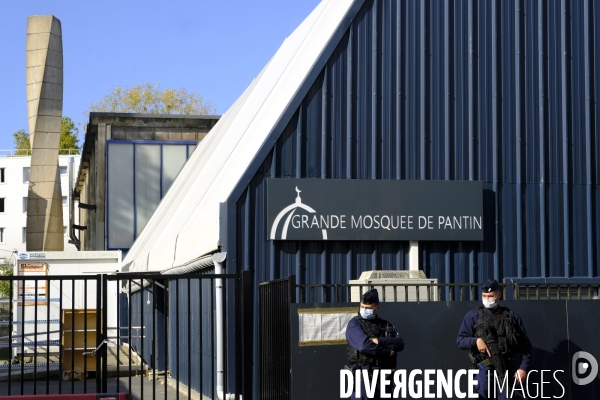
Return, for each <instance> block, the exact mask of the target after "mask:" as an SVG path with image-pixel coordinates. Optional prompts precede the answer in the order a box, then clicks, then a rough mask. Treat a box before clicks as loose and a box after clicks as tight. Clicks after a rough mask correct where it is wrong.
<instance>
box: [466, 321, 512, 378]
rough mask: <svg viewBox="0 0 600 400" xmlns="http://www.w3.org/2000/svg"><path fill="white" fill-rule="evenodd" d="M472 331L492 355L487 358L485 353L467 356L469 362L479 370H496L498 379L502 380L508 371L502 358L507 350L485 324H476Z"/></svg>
mask: <svg viewBox="0 0 600 400" xmlns="http://www.w3.org/2000/svg"><path fill="white" fill-rule="evenodd" d="M473 329H474V330H475V337H477V338H481V339H483V341H484V342H485V344H486V345H487V347H488V349H490V353H491V354H492V355H491V356H490V357H488V355H487V353H479V354H476V355H472V354H469V358H470V359H471V362H473V363H474V364H476V365H477V366H478V367H479V368H481V369H485V368H486V367H490V368H492V369H494V370H496V374H497V375H498V377H499V378H500V379H504V375H505V374H506V371H507V370H508V365H506V364H507V363H506V358H505V357H504V354H505V353H506V350H507V349H506V348H505V346H504V344H503V343H499V342H498V337H497V336H496V335H495V332H493V329H490V327H489V326H488V324H486V323H481V324H477V325H475V326H474V327H473Z"/></svg>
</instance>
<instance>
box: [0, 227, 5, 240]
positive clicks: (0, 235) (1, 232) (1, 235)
mask: <svg viewBox="0 0 600 400" xmlns="http://www.w3.org/2000/svg"><path fill="white" fill-rule="evenodd" d="M0 243H4V228H0Z"/></svg>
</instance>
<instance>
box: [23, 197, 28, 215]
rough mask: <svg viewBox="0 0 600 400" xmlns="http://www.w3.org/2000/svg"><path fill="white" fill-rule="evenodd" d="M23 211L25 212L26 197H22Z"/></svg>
mask: <svg viewBox="0 0 600 400" xmlns="http://www.w3.org/2000/svg"><path fill="white" fill-rule="evenodd" d="M23 212H24V213H26V212H27V197H23Z"/></svg>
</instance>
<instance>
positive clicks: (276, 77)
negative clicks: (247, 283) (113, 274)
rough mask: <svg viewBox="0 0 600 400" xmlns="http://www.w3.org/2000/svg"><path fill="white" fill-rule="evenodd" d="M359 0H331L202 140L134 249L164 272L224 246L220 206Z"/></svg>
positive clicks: (138, 265)
mask: <svg viewBox="0 0 600 400" xmlns="http://www.w3.org/2000/svg"><path fill="white" fill-rule="evenodd" d="M354 3H355V0H323V1H322V2H321V3H320V4H319V5H318V6H317V8H315V9H314V10H313V12H312V13H311V14H310V15H309V16H308V17H307V18H306V19H305V20H304V22H302V24H300V26H299V27H298V28H297V29H296V30H295V31H294V32H293V33H292V34H291V35H290V36H289V37H288V38H287V39H286V40H285V41H284V43H283V44H282V46H281V47H280V48H279V50H278V51H277V53H275V55H274V56H273V58H272V59H271V60H270V61H269V63H268V64H267V65H266V66H265V67H264V69H263V70H262V71H261V73H260V74H259V76H258V77H256V78H255V79H254V80H253V82H252V83H251V85H250V86H249V87H248V88H247V89H246V91H245V92H244V93H243V94H242V96H241V97H240V98H239V99H238V100H237V101H236V102H235V104H234V105H233V106H232V107H231V108H230V109H229V110H228V111H227V112H226V113H225V114H224V115H223V117H222V118H221V119H220V120H219V122H218V123H217V124H216V125H215V127H214V128H213V129H212V130H211V131H210V133H209V134H208V135H207V137H206V138H205V139H204V140H203V141H202V142H201V143H200V144H199V145H198V148H197V149H196V150H195V151H194V153H193V154H192V156H191V157H190V159H189V160H188V161H187V163H186V164H185V165H184V167H183V168H182V170H181V172H180V173H179V175H178V176H177V178H176V179H175V181H174V182H173V184H172V186H171V188H170V189H169V191H168V192H167V194H166V195H165V197H164V198H163V200H162V201H161V203H160V204H159V206H158V208H157V209H156V211H155V212H154V214H153V215H152V218H151V219H150V221H149V222H148V224H147V225H146V227H145V228H144V230H143V231H142V233H141V235H140V236H139V237H138V239H137V240H136V241H135V242H134V244H133V246H132V247H131V249H130V251H129V252H128V253H127V256H126V257H125V260H123V266H126V267H128V269H129V270H130V271H164V270H166V269H169V268H173V267H177V266H182V265H185V264H188V263H190V262H192V261H194V260H197V259H198V258H200V257H202V256H204V255H207V254H210V253H213V252H215V251H217V250H218V243H219V237H220V233H219V204H220V203H222V202H225V201H226V200H227V199H228V198H229V196H230V194H231V192H232V191H233V190H234V188H235V187H236V185H237V184H238V182H239V181H240V180H241V178H242V176H243V174H244V173H245V171H246V170H247V169H248V168H249V166H250V165H251V163H252V161H253V160H254V158H255V156H256V154H257V153H258V152H259V150H260V149H261V147H262V146H263V144H264V143H265V141H266V139H267V138H268V136H269V134H270V133H271V132H272V131H273V129H274V128H275V126H276V124H277V122H278V121H279V119H280V117H281V115H282V114H283V113H284V112H285V111H286V109H287V108H288V107H289V106H290V103H291V102H292V100H293V99H294V96H295V94H296V93H297V92H298V90H299V88H300V87H301V86H302V84H303V82H304V80H305V79H306V77H307V75H308V74H309V72H310V71H311V70H312V68H313V67H314V65H315V63H316V62H317V60H318V59H319V56H320V55H321V53H322V52H323V51H324V49H325V48H326V46H327V44H328V43H329V41H330V40H331V39H332V37H333V35H334V33H335V32H336V29H337V28H338V25H339V24H340V23H341V22H342V21H343V19H344V17H345V15H346V14H347V13H348V11H349V10H350V8H351V7H352V5H353V4H354Z"/></svg>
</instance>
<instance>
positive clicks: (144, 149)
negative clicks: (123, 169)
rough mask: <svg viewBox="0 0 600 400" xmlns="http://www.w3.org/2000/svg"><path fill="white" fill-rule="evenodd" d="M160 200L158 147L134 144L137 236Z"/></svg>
mask: <svg viewBox="0 0 600 400" xmlns="http://www.w3.org/2000/svg"><path fill="white" fill-rule="evenodd" d="M160 199H161V196H160V146H159V145H155V144H136V145H135V208H136V210H135V212H136V234H137V236H139V235H140V233H141V232H142V230H143V229H144V227H145V226H146V224H147V223H148V220H149V219H150V217H151V216H152V214H153V213H154V211H155V210H156V207H158V203H159V202H160ZM137 236H136V237H137Z"/></svg>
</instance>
